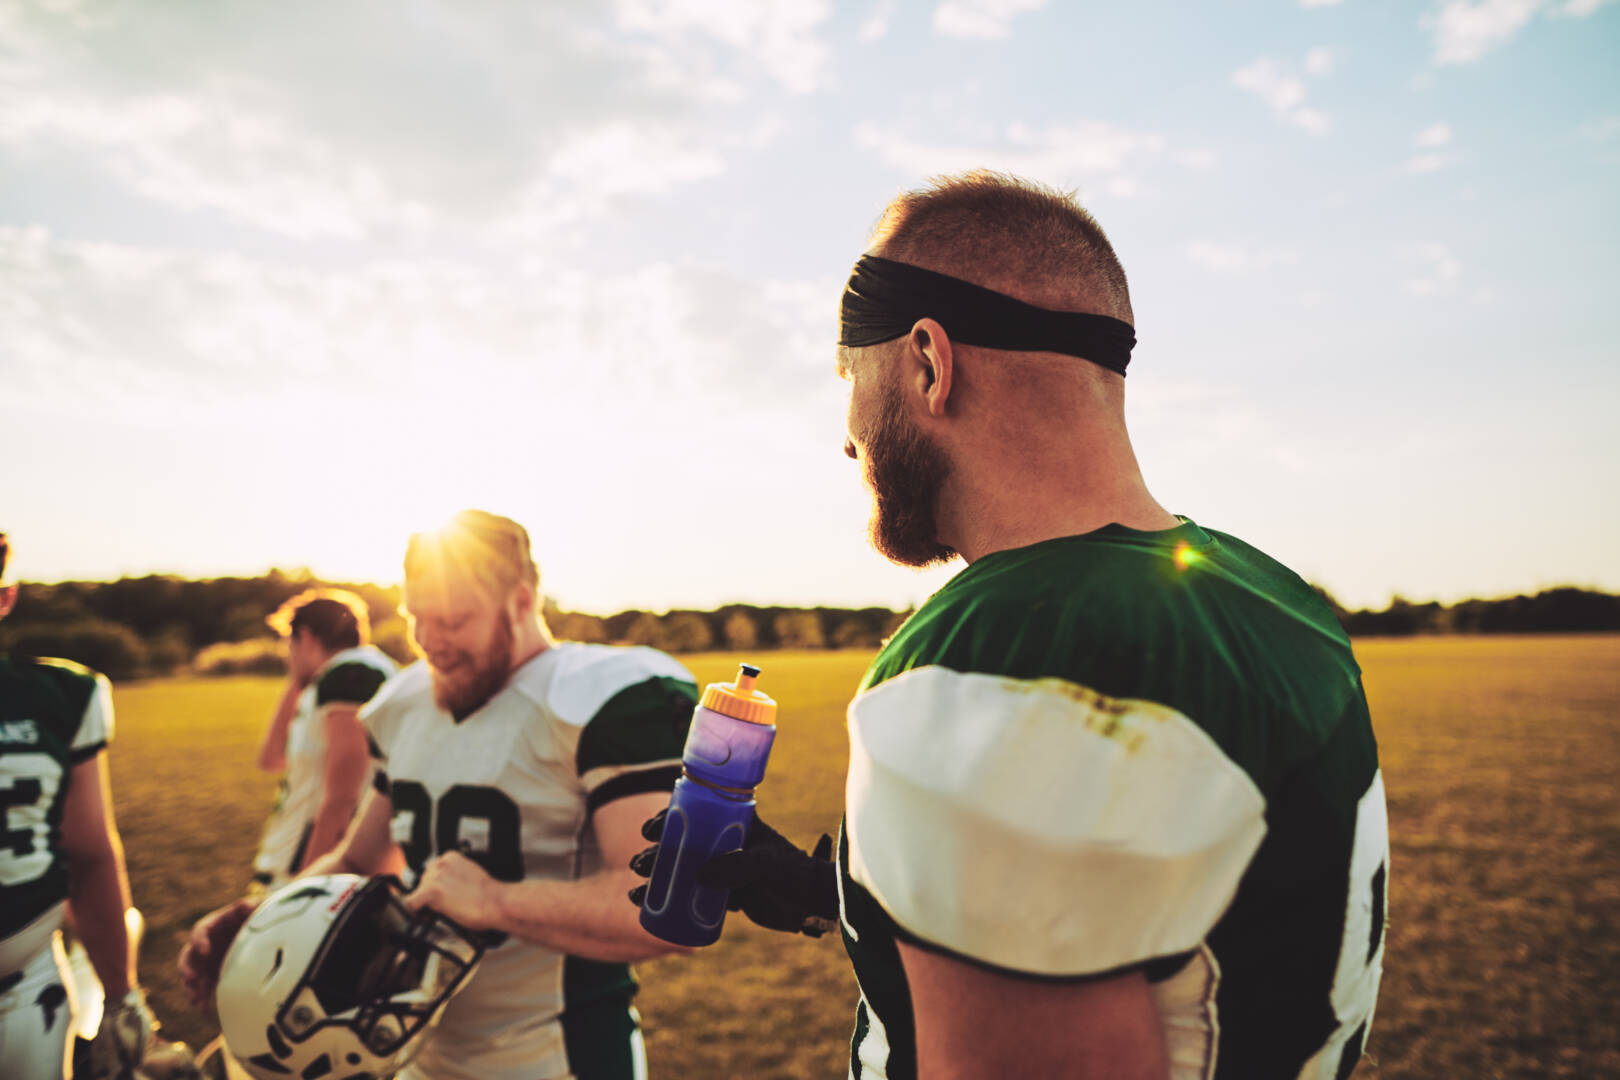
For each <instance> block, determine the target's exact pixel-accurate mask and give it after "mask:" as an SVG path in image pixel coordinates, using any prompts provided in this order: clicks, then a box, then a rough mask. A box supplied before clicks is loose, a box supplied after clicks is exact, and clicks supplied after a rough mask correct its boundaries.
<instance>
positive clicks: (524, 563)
mask: <svg viewBox="0 0 1620 1080" xmlns="http://www.w3.org/2000/svg"><path fill="white" fill-rule="evenodd" d="M447 570H448V571H451V572H454V573H461V574H465V575H467V576H469V577H471V578H472V579H473V580H474V581H476V582H478V584H479V585H480V586H482V587H483V589H484V591H485V592H487V593H488V594H489V595H490V596H492V597H495V598H497V599H501V600H505V599H506V598H507V597H509V596H511V595H512V594H513V593H514V592H516V591H517V590H518V589H519V588H521V587H525V586H526V587H527V588H528V589H529V590H530V592H532V593H533V594H534V596H535V599H536V602H537V603H538V600H539V596H540V568H539V567H538V566H536V565H535V562H534V556H533V554H532V553H531V552H530V550H529V533H528V530H526V529H524V527H523V526H521V525H519V524H518V523H517V522H515V521H513V520H512V519H511V518H507V517H501V516H500V515H499V514H491V513H489V512H488V511H486V510H463V511H461V512H460V513H458V514H456V515H455V516H454V517H452V518H451V519H450V520H449V521H448V522H446V523H445V524H444V525H441V526H440V527H439V528H437V529H431V530H429V531H427V532H419V533H413V534H411V539H410V542H409V543H408V544H406V546H405V585H406V589H407V590H409V588H410V583H411V580H412V579H413V578H415V579H417V580H420V579H421V578H422V577H424V576H430V575H431V576H442V575H443V574H444V573H445V571H447Z"/></svg>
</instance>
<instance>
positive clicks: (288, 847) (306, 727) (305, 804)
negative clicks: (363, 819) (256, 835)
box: [253, 645, 398, 889]
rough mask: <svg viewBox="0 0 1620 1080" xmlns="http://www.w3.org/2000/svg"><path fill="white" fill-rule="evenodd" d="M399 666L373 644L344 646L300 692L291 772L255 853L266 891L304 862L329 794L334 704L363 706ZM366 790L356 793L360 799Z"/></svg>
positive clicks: (292, 725)
mask: <svg viewBox="0 0 1620 1080" xmlns="http://www.w3.org/2000/svg"><path fill="white" fill-rule="evenodd" d="M397 670H398V668H397V667H396V665H395V664H394V662H393V661H392V660H390V659H389V658H388V655H387V654H386V653H384V652H383V651H382V650H381V649H378V648H376V647H375V646H373V645H361V646H359V647H357V648H353V649H343V650H341V651H340V652H337V653H334V654H333V655H332V658H331V659H330V660H328V661H327V662H326V663H325V664H323V665H321V669H320V671H318V672H316V673H315V677H314V678H312V679H311V680H310V681H309V685H308V686H306V687H304V691H303V693H301V694H299V695H298V708H297V711H296V712H295V713H294V714H293V718H292V720H291V721H289V722H288V724H287V748H286V758H287V772H286V775H285V776H283V777H282V781H281V792H280V794H279V795H278V796H277V798H276V806H275V809H274V810H272V811H270V818H269V820H268V821H266V822H265V823H264V836H263V838H262V839H261V840H260V841H259V853H258V854H257V855H255V856H254V857H253V880H254V881H255V882H256V883H258V884H261V885H263V886H265V888H266V889H276V888H279V887H281V886H282V885H284V884H286V883H287V882H288V881H290V880H291V879H292V877H293V875H294V874H296V873H297V872H298V865H299V864H300V863H301V862H303V860H304V848H305V847H306V846H308V844H309V835H310V832H311V830H312V829H313V828H314V825H315V815H316V813H317V812H319V810H320V808H321V800H322V798H324V796H325V794H326V725H325V724H324V723H323V722H322V720H321V712H322V711H323V710H324V709H325V708H326V707H327V706H328V705H363V704H365V703H366V702H367V701H369V700H370V699H371V696H372V695H373V694H375V693H376V692H377V688H378V687H380V686H382V684H383V683H384V682H385V681H387V680H388V678H389V677H391V676H392V675H393V674H394V672H395V671H397ZM359 794H360V792H359V791H356V792H355V795H356V797H358V796H359Z"/></svg>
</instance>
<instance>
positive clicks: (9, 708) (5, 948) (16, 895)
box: [0, 656, 113, 1080]
mask: <svg viewBox="0 0 1620 1080" xmlns="http://www.w3.org/2000/svg"><path fill="white" fill-rule="evenodd" d="M112 733H113V709H112V688H111V687H110V686H109V685H108V683H107V679H106V677H105V676H103V675H100V674H98V673H96V672H93V671H90V670H89V669H87V668H83V667H80V666H79V665H78V664H74V663H72V662H70V661H67V660H21V659H12V658H8V657H4V656H0V1076H3V1077H6V1078H7V1080H28V1078H32V1077H53V1078H60V1077H61V1075H62V1059H63V1055H64V1053H65V1052H66V1047H67V1039H68V1035H69V1033H70V1031H71V1029H72V1026H73V1025H72V1017H71V1015H70V1009H69V1004H68V1001H69V997H70V996H71V995H70V994H69V992H68V989H67V987H68V986H69V985H70V983H69V982H68V979H67V976H66V974H65V968H66V959H65V957H64V956H63V953H62V946H61V938H60V935H59V934H58V933H57V928H58V927H60V926H61V924H62V913H63V911H64V910H65V908H66V904H67V896H68V869H69V868H68V861H67V858H66V857H65V855H64V853H63V851H62V848H61V827H62V814H63V811H64V808H65V806H66V803H67V792H68V785H69V781H70V779H71V776H72V772H73V768H74V766H76V765H78V764H80V763H81V762H84V761H89V760H90V759H91V758H93V757H95V755H96V754H97V753H98V752H99V751H100V750H102V749H103V748H104V747H105V746H106V745H107V743H108V742H109V741H110V740H111V739H112Z"/></svg>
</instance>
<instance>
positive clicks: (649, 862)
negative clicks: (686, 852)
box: [630, 810, 838, 937]
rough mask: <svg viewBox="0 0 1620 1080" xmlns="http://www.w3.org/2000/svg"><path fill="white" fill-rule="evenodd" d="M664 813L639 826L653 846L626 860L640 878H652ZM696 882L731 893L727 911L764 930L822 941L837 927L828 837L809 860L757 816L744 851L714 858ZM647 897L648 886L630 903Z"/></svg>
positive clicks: (835, 882)
mask: <svg viewBox="0 0 1620 1080" xmlns="http://www.w3.org/2000/svg"><path fill="white" fill-rule="evenodd" d="M667 813H668V811H667V810H665V811H660V812H659V813H658V814H657V815H656V816H654V817H652V818H651V819H649V820H648V821H647V822H646V823H645V824H643V825H642V826H641V835H642V836H644V837H646V838H647V839H648V840H652V841H655V843H654V844H653V846H652V847H650V848H647V849H646V850H645V851H642V852H641V853H639V854H638V855H636V856H635V857H634V858H632V859H631V860H630V869H631V870H634V871H635V872H636V873H637V874H640V875H641V876H642V877H651V876H652V870H653V863H655V862H656V861H657V860H658V844H657V843H656V841H657V840H658V839H659V837H661V836H662V835H663V833H664V817H665V815H666V814H667ZM697 880H698V884H700V885H707V886H708V887H710V888H713V889H730V890H731V895H730V896H728V897H727V898H726V907H727V908H729V909H730V910H732V911H741V912H742V913H743V914H744V915H747V916H748V917H749V918H750V919H752V920H753V921H754V922H756V923H758V924H759V925H760V926H763V927H765V928H766V929H768V930H783V931H786V932H788V933H801V934H805V935H808V936H809V937H820V936H821V935H822V934H824V933H826V932H827V931H829V930H833V929H836V928H837V926H838V869H837V867H836V866H834V865H833V861H832V837H830V836H828V835H827V834H826V833H822V834H821V839H820V840H818V841H817V842H816V850H815V852H814V853H813V854H811V853H808V852H805V851H801V850H800V849H799V848H797V847H795V846H794V845H793V844H792V843H790V842H789V841H788V839H787V838H786V837H784V836H783V835H782V834H781V833H779V832H777V831H776V830H775V829H773V828H771V827H770V826H769V825H767V824H765V823H764V822H763V821H761V820H760V819H759V815H758V814H757V813H756V814H755V815H754V820H753V821H752V822H751V823H750V824H749V826H748V840H747V841H746V842H745V843H744V845H743V848H742V850H741V851H731V852H727V853H726V854H724V855H716V856H715V857H714V858H712V859H710V860H709V861H708V862H706V863H704V864H703V865H702V866H700V867H698V872H697ZM646 896H647V886H645V885H638V886H637V887H636V888H634V889H632V890H631V891H630V902H631V903H633V904H635V905H637V906H638V907H639V906H640V905H641V902H642V901H643V900H644V899H646Z"/></svg>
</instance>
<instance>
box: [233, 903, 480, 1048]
mask: <svg viewBox="0 0 1620 1080" xmlns="http://www.w3.org/2000/svg"><path fill="white" fill-rule="evenodd" d="M399 892H400V886H399V882H397V881H395V880H394V879H393V878H389V877H374V878H363V877H357V876H355V875H353V874H334V875H331V876H328V877H310V878H300V879H298V880H296V881H293V882H290V883H289V884H287V885H284V886H283V887H282V888H280V889H278V890H277V891H276V892H274V893H271V894H270V896H268V897H267V898H266V899H265V900H264V902H263V903H261V904H260V905H259V907H258V908H257V909H256V910H255V911H254V912H253V915H252V917H251V918H249V919H248V921H247V923H246V924H245V925H244V926H243V927H242V929H241V931H240V932H239V933H238V934H237V935H236V940H235V941H233V942H232V943H231V947H230V950H229V951H228V952H227V953H226V954H225V960H224V963H223V964H222V965H221V966H220V973H219V989H218V990H217V991H215V1001H216V1002H217V1004H218V1006H219V1023H220V1030H221V1032H222V1033H223V1034H224V1036H225V1045H226V1047H227V1048H228V1049H229V1050H230V1052H231V1055H232V1056H233V1057H235V1058H236V1060H237V1061H238V1062H240V1063H241V1064H242V1066H243V1068H245V1069H246V1070H247V1071H248V1072H249V1073H251V1074H252V1075H253V1076H254V1077H256V1078H258V1080H284V1078H288V1077H328V1078H330V1080H381V1078H382V1077H388V1076H392V1075H393V1074H394V1073H395V1072H397V1071H398V1070H400V1069H401V1068H403V1067H404V1066H405V1064H406V1063H407V1062H409V1061H410V1060H411V1058H412V1057H414V1056H415V1055H416V1052H417V1050H419V1049H421V1046H422V1041H423V1038H424V1036H425V1035H426V1034H427V1032H428V1030H429V1029H430V1028H431V1027H432V1026H433V1025H434V1023H436V1022H437V1021H438V1019H439V1014H440V1013H441V1012H443V1011H444V1006H445V1003H446V1002H448V1001H449V1000H450V996H451V995H452V994H454V993H455V992H456V990H458V989H459V988H460V987H461V986H462V985H463V984H464V983H465V982H466V981H467V978H468V976H470V975H471V974H472V971H473V968H474V967H475V966H476V965H477V963H478V959H479V957H481V956H482V955H483V951H484V950H483V946H482V945H481V944H480V943H479V942H478V941H477V939H475V938H474V937H473V936H472V935H470V934H469V933H468V932H467V931H465V930H463V929H462V928H461V927H459V926H457V925H456V924H455V923H454V922H452V921H451V920H449V919H447V918H445V917H444V916H443V915H439V914H437V913H436V912H432V911H429V910H427V909H426V908H423V909H422V910H420V911H417V912H415V913H412V912H410V911H407V910H406V908H405V906H404V905H403V904H401V903H400V902H399V897H398V895H397V893H399Z"/></svg>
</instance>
